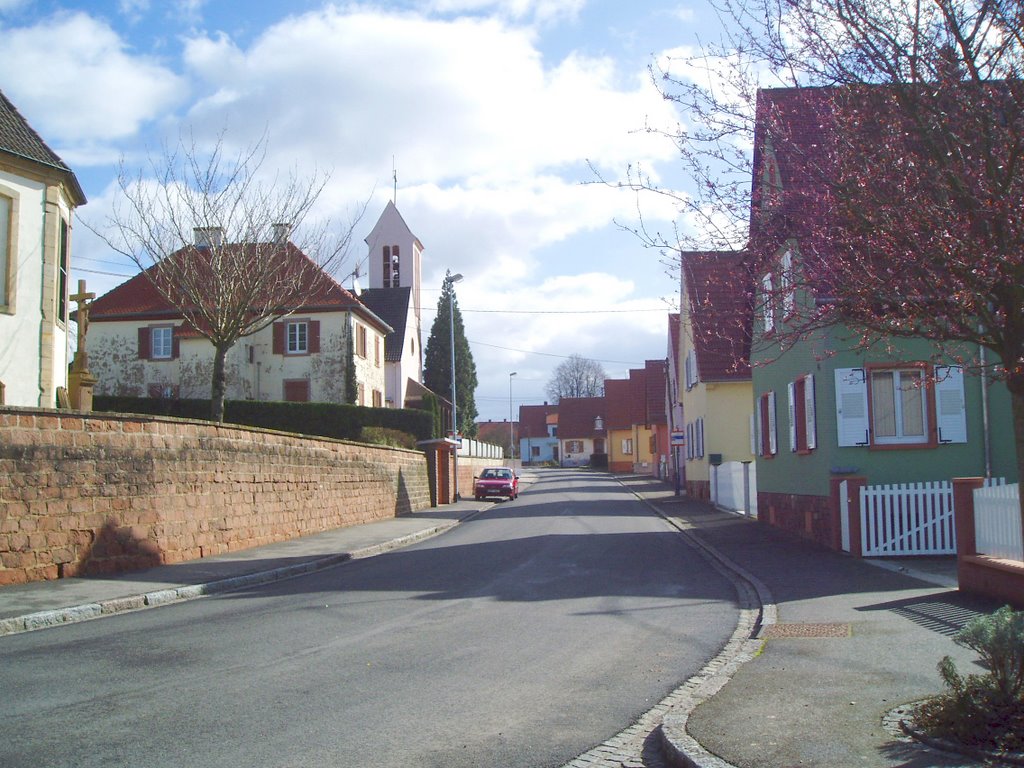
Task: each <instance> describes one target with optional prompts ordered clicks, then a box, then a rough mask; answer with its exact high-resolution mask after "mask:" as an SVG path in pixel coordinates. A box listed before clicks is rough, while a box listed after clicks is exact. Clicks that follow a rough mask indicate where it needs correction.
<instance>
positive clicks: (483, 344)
mask: <svg viewBox="0 0 1024 768" xmlns="http://www.w3.org/2000/svg"><path fill="white" fill-rule="evenodd" d="M466 341H468V342H469V343H470V344H476V345H478V346H481V347H492V348H494V349H501V350H504V351H505V352H521V353H522V354H524V355H541V356H542V357H560V358H562V359H564V360H568V359H569V358H570V357H572V355H556V354H555V353H553V352H534V351H532V350H529V349H515V348H514V347H500V346H498V345H497V344H488V343H487V342H484V341H473V340H472V339H466ZM587 359H588V360H593V361H594V362H595V363H613V364H616V365H643V363H638V362H637V361H636V360H599V359H596V358H593V357H588V358H587Z"/></svg>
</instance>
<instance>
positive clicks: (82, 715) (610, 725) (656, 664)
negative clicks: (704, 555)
mask: <svg viewBox="0 0 1024 768" xmlns="http://www.w3.org/2000/svg"><path fill="white" fill-rule="evenodd" d="M534 479H535V482H533V483H532V484H531V485H529V486H528V487H526V488H525V490H524V493H523V494H522V495H521V496H520V498H519V499H518V500H516V501H512V502H503V503H501V504H498V505H496V506H495V507H494V508H493V509H491V510H490V511H488V512H485V513H484V514H482V515H481V516H479V517H478V518H476V519H474V520H471V521H469V522H466V523H463V524H462V525H461V526H459V527H458V528H456V529H455V530H453V531H451V532H449V533H447V534H445V535H443V536H439V537H437V538H435V539H432V540H429V541H427V542H424V543H422V544H419V545H416V546H412V547H408V548H406V549H402V550H397V551H394V552H391V553H388V554H385V555H380V556H378V557H374V558H369V559H366V560H358V561H353V562H350V563H348V564H345V565H343V566H339V567H337V568H334V569H331V570H328V571H323V572H319V573H316V574H313V575H309V576H306V577H302V578H297V579H292V580H290V581H287V582H282V583H277V584H273V585H268V586H264V587H260V588H253V589H251V590H247V591H242V592H237V593H233V594H229V595H222V596H218V597H211V598H205V599H202V600H197V601H193V602H189V603H185V604H181V605H175V606H169V607H165V608H159V609H155V610H151V611H144V612H139V613H132V614H125V615H119V616H114V617H111V618H108V619H102V620H99V621H92V622H85V623H82V624H76V625H70V626H66V627H60V628H56V629H50V630H45V631H41V632H32V633H27V634H23V635H12V636H10V637H4V638H0V692H2V695H0V765H2V766H6V767H7V768H18V767H20V766H32V767H33V768H36V767H37V766H146V768H157V767H158V766H245V767H246V768H251V767H252V766H274V767H275V768H283V767H285V766H303V767H306V766H358V767H359V768H367V767H369V766H395V767H398V766H402V767H406V766H438V767H439V768H441V767H443V768H452V767H457V766H474V767H476V766H501V767H503V768H505V767H513V766H524V767H528V768H537V767H538V766H558V765H562V764H564V763H565V762H568V761H569V760H571V759H572V758H573V757H575V756H576V755H577V754H579V753H581V752H584V751H586V750H587V749H590V748H591V747H593V746H594V745H596V744H599V743H601V742H602V741H604V740H606V739H607V738H609V737H610V736H612V735H614V734H615V733H617V732H618V731H620V730H621V729H623V728H624V727H626V726H628V725H629V724H631V723H632V722H633V721H634V720H635V719H636V718H637V717H638V716H639V715H640V714H641V713H642V712H644V711H646V710H647V709H649V708H650V707H652V706H653V705H654V704H656V703H657V702H658V701H659V700H660V699H662V698H663V697H664V696H666V695H667V694H668V693H669V692H670V691H671V690H673V689H674V688H675V687H677V686H678V685H679V684H680V683H682V682H683V681H684V680H685V679H687V678H688V677H689V676H691V675H692V674H694V673H695V672H696V671H697V670H699V669H700V667H701V666H702V665H703V664H704V663H705V662H706V661H707V660H708V659H710V658H711V657H712V656H713V655H715V654H716V653H717V651H718V650H719V649H720V648H721V647H722V645H723V644H724V643H725V641H726V640H727V639H728V637H729V635H730V633H731V632H732V630H733V629H734V628H735V625H736V618H737V608H736V600H735V593H734V591H733V589H732V587H731V586H730V584H729V583H728V582H727V581H726V580H725V579H724V578H722V577H721V576H719V575H718V574H717V573H716V572H714V571H713V570H712V569H711V568H710V567H708V566H707V565H706V563H705V562H704V561H703V560H702V559H701V557H700V556H699V555H698V554H697V553H696V552H695V551H694V550H692V549H691V548H690V547H689V546H688V545H687V544H686V542H685V540H684V539H683V538H682V537H681V535H680V534H678V533H677V532H675V531H674V529H672V528H671V527H670V526H669V525H668V524H667V523H665V522H664V521H663V520H661V519H660V518H659V517H657V516H656V515H655V514H654V513H653V512H651V511H650V510H649V509H648V508H647V507H646V506H645V505H644V504H642V503H641V502H639V501H637V500H636V499H635V498H634V497H633V496H632V495H630V494H629V493H628V492H626V491H625V490H624V489H623V488H622V487H621V486H619V485H618V483H616V482H615V481H614V480H613V479H611V478H609V477H608V476H603V475H596V474H589V473H585V472H579V471H566V470H550V471H542V472H540V473H537V475H536V477H535V478H534Z"/></svg>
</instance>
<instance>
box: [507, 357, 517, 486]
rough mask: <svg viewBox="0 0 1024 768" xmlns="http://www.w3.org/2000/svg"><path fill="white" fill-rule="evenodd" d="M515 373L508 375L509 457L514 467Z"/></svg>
mask: <svg viewBox="0 0 1024 768" xmlns="http://www.w3.org/2000/svg"><path fill="white" fill-rule="evenodd" d="M515 375H516V372H515V371H512V373H510V374H509V375H508V453H509V458H510V459H512V468H513V469H515V466H516V448H515V445H516V428H515V420H514V419H513V418H512V412H513V411H512V377H513V376H515Z"/></svg>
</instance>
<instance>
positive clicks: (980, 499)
mask: <svg viewBox="0 0 1024 768" xmlns="http://www.w3.org/2000/svg"><path fill="white" fill-rule="evenodd" d="M1019 493H1020V491H1019V486H1018V484H1017V483H1014V484H1013V485H1004V486H1001V487H998V488H979V489H977V490H976V491H975V492H974V540H975V545H976V548H977V550H978V554H981V555H991V556H992V557H1002V558H1006V559H1007V560H1024V544H1022V542H1021V538H1022V537H1021V520H1020V496H1019Z"/></svg>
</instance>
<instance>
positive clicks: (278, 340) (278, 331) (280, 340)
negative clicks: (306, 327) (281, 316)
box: [273, 323, 284, 355]
mask: <svg viewBox="0 0 1024 768" xmlns="http://www.w3.org/2000/svg"><path fill="white" fill-rule="evenodd" d="M273 353H274V354H275V355H283V354H284V323H274V345H273Z"/></svg>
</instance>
